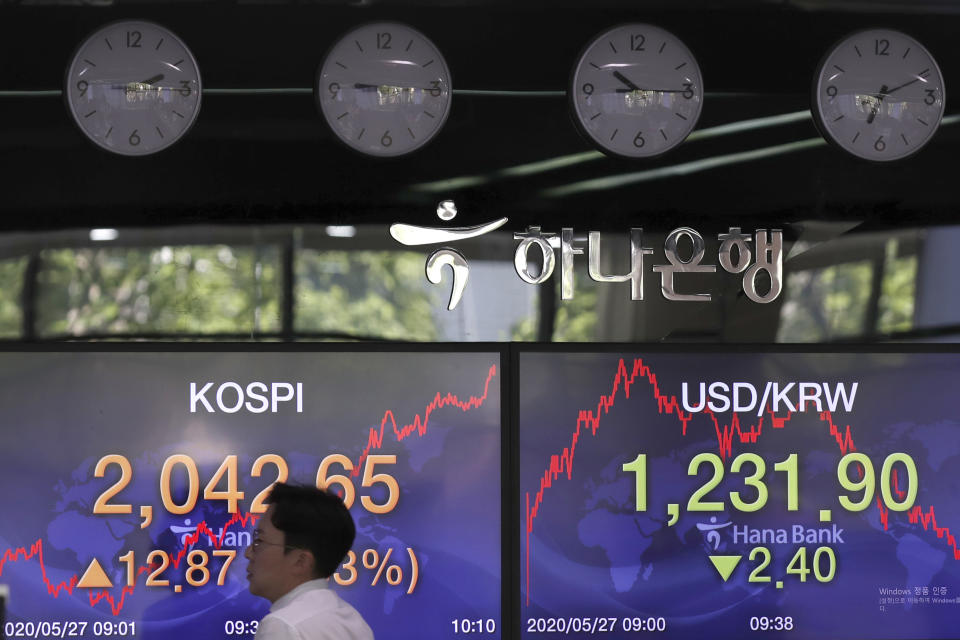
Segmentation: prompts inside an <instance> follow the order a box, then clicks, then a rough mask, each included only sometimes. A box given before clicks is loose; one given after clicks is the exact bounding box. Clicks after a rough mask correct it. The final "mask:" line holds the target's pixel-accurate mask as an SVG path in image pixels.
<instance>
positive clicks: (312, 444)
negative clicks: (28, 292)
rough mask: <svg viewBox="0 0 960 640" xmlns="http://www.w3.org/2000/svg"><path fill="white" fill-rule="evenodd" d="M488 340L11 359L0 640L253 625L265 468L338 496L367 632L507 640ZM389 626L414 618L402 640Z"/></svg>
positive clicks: (1, 401) (349, 581) (337, 581)
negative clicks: (345, 507)
mask: <svg viewBox="0 0 960 640" xmlns="http://www.w3.org/2000/svg"><path fill="white" fill-rule="evenodd" d="M500 367H501V357H500V353H499V352H496V351H494V352H492V353H489V352H466V353H464V352H456V353H453V352H431V351H429V350H428V351H421V352H418V353H413V352H399V351H387V352H372V351H362V350H358V351H354V352H350V351H343V350H323V351H312V352H311V351H306V352H303V351H301V352H290V351H281V352H262V351H261V352H254V351H250V352H239V353H238V352H217V351H213V352H205V353H198V352H195V351H194V352H190V351H184V352H178V351H169V352H164V353H157V352H144V351H139V350H125V351H120V352H100V351H88V350H81V351H74V352H69V353H36V352H34V353H22V352H7V353H3V354H2V358H0V407H2V418H0V421H2V422H0V424H2V437H3V446H2V448H0V486H2V487H3V491H2V492H0V513H2V514H3V516H2V517H0V554H2V557H0V583H2V584H5V585H8V586H9V589H10V599H9V602H8V605H7V619H6V622H5V623H4V626H3V631H4V632H5V635H6V637H7V638H11V639H13V638H26V637H31V638H54V637H56V638H98V637H111V638H144V639H170V640H180V639H182V638H205V639H209V638H233V637H248V638H251V637H253V635H254V633H255V632H256V629H257V625H258V621H259V620H260V619H261V618H262V617H263V616H264V615H266V613H267V612H268V609H269V602H268V601H266V600H264V599H262V598H258V597H255V596H252V595H251V594H250V593H249V591H248V582H247V577H246V570H245V569H246V565H247V560H246V558H245V557H244V552H245V550H246V547H247V545H249V544H250V541H251V535H250V533H251V531H252V530H253V527H254V524H255V521H256V518H257V514H258V513H263V512H264V511H265V510H266V505H264V503H263V499H264V497H265V495H266V493H267V491H266V490H267V489H268V488H269V486H270V485H271V484H272V483H273V482H275V481H277V480H278V479H286V481H287V482H293V483H301V484H315V483H317V482H319V483H321V484H323V485H324V486H328V487H329V488H331V489H332V490H334V491H337V492H339V493H340V494H341V495H344V498H345V502H347V503H349V504H350V505H351V506H350V512H351V514H352V515H353V517H354V520H355V522H356V525H357V538H356V541H355V543H354V546H353V549H352V551H351V554H350V555H348V557H347V559H345V561H344V563H343V564H342V565H341V567H340V569H339V571H338V572H337V573H336V574H335V575H334V576H333V578H331V580H330V585H331V588H333V589H335V590H336V591H337V592H338V593H339V595H340V596H341V597H342V598H343V599H345V600H346V601H348V602H350V603H351V604H352V605H353V606H354V607H355V608H356V609H357V610H358V611H359V612H360V613H361V614H362V615H363V617H364V618H365V620H366V621H367V623H368V624H369V625H370V627H371V628H372V630H373V632H374V634H375V635H376V637H377V638H399V637H421V638H447V637H454V636H455V635H456V633H455V630H456V629H457V628H459V627H463V626H464V621H468V622H467V624H470V625H472V626H473V627H474V630H476V629H478V628H479V629H482V630H483V633H484V636H485V637H501V626H502V620H501V582H502V581H501V549H500V547H501V526H502V525H501V493H500V491H499V489H498V487H499V486H500V483H501V437H502V436H501V398H500V394H501V384H502V382H501V379H502V373H501V369H500ZM397 630H416V631H415V633H416V636H405V635H403V634H399V635H398V633H397Z"/></svg>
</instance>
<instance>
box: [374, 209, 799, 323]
mask: <svg viewBox="0 0 960 640" xmlns="http://www.w3.org/2000/svg"><path fill="white" fill-rule="evenodd" d="M456 214H457V209H456V205H455V204H454V202H453V201H452V200H444V201H442V202H441V203H440V204H439V205H438V206H437V216H438V217H439V218H440V219H441V220H444V221H446V220H452V219H453V218H454V217H455V216H456ZM506 222H507V218H500V219H498V220H493V221H491V222H487V223H484V224H480V225H476V226H472V227H456V228H450V229H444V228H442V227H441V228H434V227H418V226H414V225H409V224H400V223H397V224H393V225H391V226H390V235H391V236H393V238H394V239H395V240H396V241H397V242H400V243H401V244H404V245H407V246H416V245H425V244H435V243H440V242H448V241H456V240H464V239H467V238H475V237H478V236H481V235H484V234H486V233H490V232H491V231H493V230H495V229H499V228H500V227H502V226H503V225H504V224H506ZM513 238H514V240H519V241H520V243H519V244H518V245H517V248H516V250H515V251H514V255H513V265H514V268H515V270H516V272H517V275H518V276H519V277H520V279H521V280H523V281H524V282H526V283H527V284H533V285H541V284H544V283H545V282H547V281H549V280H550V278H551V277H552V276H553V273H554V271H555V270H556V256H555V253H554V251H555V250H556V249H557V248H559V249H560V297H561V299H563V300H571V299H573V296H574V290H575V287H574V271H573V268H574V259H575V257H576V256H582V255H584V251H586V254H587V273H588V274H589V276H590V279H591V280H593V281H594V282H607V283H609V282H627V281H629V282H630V299H631V300H643V296H644V273H645V269H644V256H649V255H653V249H652V248H651V247H644V246H643V229H642V228H640V227H633V228H631V229H630V246H629V252H630V271H629V272H627V273H604V272H603V269H602V266H601V265H602V264H603V262H602V260H601V234H600V232H599V231H590V232H588V233H587V235H586V236H578V235H575V233H574V230H573V229H572V228H570V227H564V228H563V229H561V231H560V238H559V242H558V241H557V234H556V233H547V232H544V231H543V230H542V229H541V227H539V226H529V227H527V230H526V231H524V232H517V233H514V234H513ZM717 239H718V240H719V242H720V250H719V255H718V260H719V262H720V266H721V267H722V268H723V270H724V271H726V272H728V273H732V274H740V273H742V274H743V282H742V285H743V291H744V293H745V294H746V296H747V297H748V298H749V299H750V300H752V301H754V302H757V303H760V304H767V303H770V302H773V301H774V300H776V299H777V298H778V297H779V296H780V293H781V291H782V290H783V231H781V230H780V229H772V230H767V229H757V230H756V233H755V234H754V236H753V237H752V238H751V237H750V235H749V234H746V233H743V232H741V230H740V227H730V230H729V231H728V232H727V233H721V234H719V235H718V236H717ZM584 241H586V248H584V246H583V243H584ZM750 243H753V248H752V249H751V247H750ZM687 244H689V247H683V246H682V245H687ZM534 247H536V249H535V248H534ZM537 249H539V252H540V255H539V256H536V253H534V255H535V256H536V257H535V258H534V259H531V257H530V252H531V251H534V252H536V250H537ZM606 250H609V249H606ZM663 253H664V255H665V256H666V259H667V263H668V264H658V265H654V266H653V268H652V270H653V272H654V273H659V274H660V293H661V295H662V296H663V297H664V298H665V299H667V300H672V301H679V302H710V301H711V300H712V299H713V296H712V295H711V294H710V293H694V292H691V291H690V289H689V288H687V287H690V286H691V285H690V283H688V282H687V281H686V280H685V279H684V278H683V277H680V278H678V277H677V274H693V273H716V271H717V267H716V265H714V264H704V263H703V261H704V259H705V258H706V243H705V242H704V239H703V236H702V235H701V234H700V233H699V232H697V231H696V230H695V229H692V228H690V227H678V228H676V229H674V230H673V231H671V232H670V233H669V234H668V235H667V238H666V240H665V242H664V246H663ZM684 256H686V257H684ZM754 257H756V261H755V262H753V263H752V264H751V261H753V259H754ZM534 261H535V262H536V263H539V264H540V268H539V269H538V268H537V267H536V264H534ZM445 266H449V267H451V270H452V272H453V283H452V287H451V292H450V302H449V304H448V305H447V309H450V310H453V309H454V308H456V306H457V305H458V304H459V303H460V299H461V297H462V296H463V292H464V291H465V290H466V286H467V278H468V276H469V272H470V267H469V265H468V264H467V260H466V258H465V257H464V255H463V254H462V253H460V252H459V251H457V250H455V249H451V248H449V247H443V248H441V249H438V250H436V251H434V252H433V253H431V254H430V256H429V257H428V258H427V263H426V275H427V280H429V281H430V282H432V283H433V284H440V282H441V280H442V273H443V267H445ZM761 272H763V273H765V274H766V277H764V278H758V276H759V275H760V274H761ZM764 281H767V282H768V283H769V284H768V285H767V286H765V287H764V286H763V285H759V284H758V283H759V282H764ZM761 288H765V292H761V291H760V289H761Z"/></svg>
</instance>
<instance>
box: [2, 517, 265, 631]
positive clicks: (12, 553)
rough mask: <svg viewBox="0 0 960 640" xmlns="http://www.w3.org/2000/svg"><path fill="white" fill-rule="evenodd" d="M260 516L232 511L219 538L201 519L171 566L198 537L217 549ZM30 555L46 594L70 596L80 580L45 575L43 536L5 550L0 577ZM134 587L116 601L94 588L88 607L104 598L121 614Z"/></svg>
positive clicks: (141, 570)
mask: <svg viewBox="0 0 960 640" xmlns="http://www.w3.org/2000/svg"><path fill="white" fill-rule="evenodd" d="M259 517H260V516H257V515H255V514H252V513H248V514H243V513H239V512H238V513H235V514H234V515H233V517H232V518H230V520H229V521H228V522H227V523H226V524H225V525H224V526H223V532H222V533H221V535H220V536H219V537H218V536H217V535H216V534H215V533H214V532H213V531H211V530H210V528H209V527H208V526H207V522H206V520H203V521H201V522H200V524H198V525H197V530H196V531H195V532H194V533H192V534H190V535H189V536H186V537H185V538H184V546H183V549H181V550H180V551H179V552H178V553H177V555H176V556H174V557H172V558H170V561H171V563H172V564H173V566H174V567H179V566H180V562H182V561H183V558H184V556H185V555H186V554H187V551H188V547H189V546H190V545H192V544H195V543H196V542H197V541H198V540H200V537H201V536H203V535H206V536H207V537H208V538H209V540H210V544H211V545H213V546H214V547H215V548H217V549H219V548H220V547H221V546H222V545H223V539H224V537H225V536H226V535H227V532H229V531H230V528H231V527H232V526H233V525H234V524H236V523H238V522H239V523H240V526H241V528H243V527H246V526H247V523H248V522H250V523H255V522H256V521H257V518H259ZM32 558H36V559H37V562H38V564H39V565H40V575H41V577H42V578H43V582H44V584H45V585H46V587H47V593H48V594H49V595H52V596H53V597H54V598H59V597H60V593H61V592H62V591H66V592H67V593H68V594H70V595H72V594H73V590H74V589H75V588H76V587H77V582H79V581H80V577H79V576H78V575H77V574H74V575H73V577H71V578H70V580H68V581H61V582H58V583H57V584H54V583H53V581H51V580H50V579H49V578H48V577H47V567H46V564H45V563H44V561H43V539H42V538H37V540H36V542H34V543H33V544H32V545H30V549H29V551H28V550H27V549H26V548H25V547H19V548H15V549H7V550H6V551H5V552H4V554H3V557H2V558H0V576H3V569H4V567H5V565H6V563H7V562H18V561H20V560H30V559H32ZM156 568H157V567H156V566H152V565H143V566H140V567H138V568H137V576H138V577H139V576H140V575H141V574H143V573H144V572H145V571H150V570H153V569H156ZM134 589H135V587H131V586H124V587H123V588H122V589H121V590H120V596H119V600H118V599H117V598H115V597H114V596H113V594H111V593H110V592H109V591H106V590H100V591H95V590H93V589H91V590H90V591H89V592H88V594H87V595H88V597H89V600H90V606H91V607H95V606H96V605H97V604H98V603H99V602H101V601H106V602H107V603H108V604H109V605H110V610H111V612H112V613H113V615H114V616H118V615H120V611H121V610H123V603H124V600H125V599H126V597H127V596H128V595H131V594H132V593H133V592H134Z"/></svg>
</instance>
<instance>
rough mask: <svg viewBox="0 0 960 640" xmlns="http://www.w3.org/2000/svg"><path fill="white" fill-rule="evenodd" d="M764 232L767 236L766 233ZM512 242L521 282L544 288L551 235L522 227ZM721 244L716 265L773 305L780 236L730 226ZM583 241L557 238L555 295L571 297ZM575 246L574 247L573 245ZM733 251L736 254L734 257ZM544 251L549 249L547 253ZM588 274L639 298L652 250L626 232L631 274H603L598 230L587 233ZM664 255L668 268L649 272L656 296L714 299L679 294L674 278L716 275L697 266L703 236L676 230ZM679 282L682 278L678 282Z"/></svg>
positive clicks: (550, 265) (565, 232) (779, 280)
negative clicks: (532, 259) (764, 285)
mask: <svg viewBox="0 0 960 640" xmlns="http://www.w3.org/2000/svg"><path fill="white" fill-rule="evenodd" d="M768 234H769V235H768ZM513 237H514V239H515V240H520V241H521V242H520V244H519V245H518V246H517V250H516V253H515V254H514V261H513V262H514V266H515V267H516V269H517V275H519V276H520V279H521V280H523V281H524V282H527V283H529V284H543V283H544V282H546V281H547V280H549V279H550V275H551V274H552V273H553V270H554V258H553V249H552V248H550V247H551V246H552V245H551V244H550V240H551V239H552V238H556V234H554V233H544V232H543V231H541V229H540V227H527V230H526V232H524V233H515V234H513ZM682 239H687V240H689V242H690V244H691V245H692V250H691V251H690V252H689V253H690V255H689V257H688V258H686V259H684V257H683V256H682V255H681V254H682V253H683V250H682V249H681V247H680V243H681V240H682ZM718 239H719V240H720V243H721V244H720V255H719V260H720V266H721V267H723V269H724V271H727V272H729V273H743V274H744V275H743V290H744V293H746V294H747V297H748V298H750V299H751V300H753V301H754V302H758V303H761V304H766V303H768V302H773V301H774V300H776V299H777V297H778V296H779V295H780V292H781V291H782V290H783V232H782V231H781V230H779V229H774V230H773V231H770V232H768V231H767V230H766V229H758V230H757V232H756V236H755V238H753V239H752V238H750V236H749V235H747V234H745V233H741V232H740V228H739V227H730V231H729V232H728V233H721V234H719V235H718ZM582 242H583V238H582V237H578V236H576V235H575V234H574V230H573V229H572V228H569V227H564V228H563V229H562V230H561V234H560V297H561V298H562V299H563V300H570V299H572V298H573V295H574V275H573V264H574V256H580V255H583V253H584V248H583V246H582ZM748 242H755V243H756V244H755V246H756V256H757V261H756V262H755V263H754V264H752V265H751V264H750V261H751V259H752V258H753V252H752V251H751V250H750V247H749V246H748V245H747V243H748ZM578 243H579V244H578ZM533 244H537V245H538V246H539V247H540V249H541V251H543V261H544V268H543V269H542V270H541V271H540V273H539V274H537V275H534V274H532V273H531V272H530V267H529V263H528V261H527V252H528V251H529V249H530V248H531V246H532V245H533ZM734 248H736V256H734ZM548 249H549V250H548ZM586 252H587V266H588V269H587V273H588V274H589V275H590V279H591V280H593V281H594V282H627V281H629V282H630V299H631V300H643V287H644V283H643V275H644V268H643V257H644V256H648V255H652V254H653V249H652V248H650V247H644V246H643V229H641V228H638V227H634V228H631V229H630V272H629V273H625V274H605V273H603V272H602V270H601V268H600V265H601V259H600V257H601V244H600V232H599V231H590V232H589V233H588V235H587V248H586ZM663 253H664V255H665V256H666V258H667V262H668V263H669V264H661V265H655V266H654V267H653V271H654V272H655V273H659V274H660V292H661V294H662V295H663V297H664V298H666V299H667V300H673V301H680V302H710V301H711V300H712V299H713V297H712V295H711V294H709V293H686V292H680V291H678V288H677V287H678V285H677V282H676V279H675V276H676V274H678V273H679V274H688V273H716V271H717V267H716V265H712V264H702V262H703V259H704V258H705V256H706V243H705V242H704V240H703V236H702V235H700V233H698V232H697V231H695V230H694V229H691V228H690V227H679V228H677V229H674V230H673V231H671V232H670V233H669V234H668V235H667V239H666V241H665V242H664V246H663ZM761 271H763V272H766V274H767V275H768V277H769V280H770V287H769V289H768V290H767V292H766V293H760V292H759V291H758V288H757V275H758V274H759V273H760V272H761ZM680 280H682V278H681V279H680Z"/></svg>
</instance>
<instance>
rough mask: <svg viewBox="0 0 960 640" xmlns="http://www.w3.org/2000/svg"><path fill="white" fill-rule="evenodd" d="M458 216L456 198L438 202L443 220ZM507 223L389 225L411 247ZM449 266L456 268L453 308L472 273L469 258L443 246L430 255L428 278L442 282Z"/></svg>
mask: <svg viewBox="0 0 960 640" xmlns="http://www.w3.org/2000/svg"><path fill="white" fill-rule="evenodd" d="M456 216H457V206H456V205H455V204H454V202H453V200H444V201H443V202H441V203H440V204H439V205H437V217H438V218H440V219H441V220H443V221H444V222H447V221H450V220H453V219H454V218H455V217H456ZM506 223H507V218H500V219H499V220H494V221H492V222H487V223H485V224H478V225H476V226H473V227H453V228H449V229H444V228H435V227H418V226H415V225H412V224H401V223H397V224H393V225H390V235H391V236H393V239H394V240H396V241H397V242H399V243H400V244H404V245H407V246H408V247H409V246H418V245H424V244H439V243H441V242H455V241H457V240H466V239H467V238H476V237H478V236H482V235H484V234H485V233H490V232H491V231H494V230H496V229H499V228H500V227H502V226H503V225H505V224H506ZM448 265H449V266H450V268H451V269H452V270H453V287H452V289H451V290H450V302H449V303H448V304H447V309H449V310H451V311H452V310H453V309H454V308H455V307H456V306H457V305H458V304H460V298H461V297H463V291H464V289H466V287H467V278H468V277H469V275H470V266H469V265H468V264H467V259H466V258H465V257H464V256H463V254H462V253H460V252H459V251H457V250H456V249H452V248H450V247H442V248H440V249H437V250H436V251H434V252H433V253H431V254H430V255H429V256H428V257H427V263H426V265H425V267H426V272H427V280H429V281H430V282H432V283H433V284H440V281H441V280H442V278H443V268H444V267H445V266H448Z"/></svg>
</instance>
